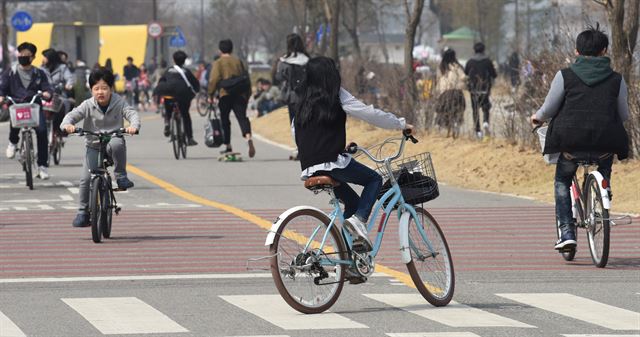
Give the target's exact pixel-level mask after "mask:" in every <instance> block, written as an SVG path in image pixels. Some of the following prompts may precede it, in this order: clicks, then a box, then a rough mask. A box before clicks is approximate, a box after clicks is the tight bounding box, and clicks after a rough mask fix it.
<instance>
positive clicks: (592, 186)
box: [534, 125, 631, 268]
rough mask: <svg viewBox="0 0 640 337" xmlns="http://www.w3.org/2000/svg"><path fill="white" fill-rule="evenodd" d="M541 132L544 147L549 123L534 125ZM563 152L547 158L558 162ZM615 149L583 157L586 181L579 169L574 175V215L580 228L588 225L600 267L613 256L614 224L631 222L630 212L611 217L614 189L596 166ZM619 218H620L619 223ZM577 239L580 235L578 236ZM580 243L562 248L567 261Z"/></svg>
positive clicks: (591, 249) (591, 248) (594, 257)
mask: <svg viewBox="0 0 640 337" xmlns="http://www.w3.org/2000/svg"><path fill="white" fill-rule="evenodd" d="M534 132H537V135H538V138H539V140H540V144H541V146H542V149H543V150H544V143H545V138H546V134H547V127H546V126H544V127H542V126H541V125H539V126H536V127H535V128H534ZM560 155H561V154H556V155H545V161H546V162H547V163H549V164H555V163H557V160H558V157H559V156H560ZM612 155H613V154H611V153H606V154H602V155H601V156H602V157H600V156H594V157H592V158H588V159H581V160H578V161H577V164H578V165H579V166H580V167H581V168H582V181H580V180H578V173H577V171H576V174H575V175H574V176H573V182H572V184H571V190H570V191H571V209H572V211H573V218H574V219H575V220H576V221H575V223H576V227H577V228H584V230H585V231H586V232H587V242H588V243H589V252H590V253H591V259H592V261H593V264H594V265H595V266H596V267H598V268H604V267H605V266H606V265H607V262H608V259H609V244H610V231H611V226H615V225H617V224H623V221H625V222H626V223H627V224H628V223H631V218H630V217H628V216H622V217H616V218H611V216H610V213H609V212H610V210H611V197H612V194H611V189H610V187H609V181H608V180H606V179H605V178H604V176H603V175H602V174H601V173H600V172H598V171H597V170H594V169H593V167H594V166H596V165H597V164H598V161H599V160H600V159H603V158H606V157H607V156H612ZM615 221H619V222H618V223H616V222H615ZM556 228H557V233H558V239H559V238H560V236H561V234H562V232H561V230H560V223H559V222H558V221H556ZM576 240H577V236H576ZM576 252H577V249H576V246H574V247H571V248H569V249H565V250H561V251H560V253H561V254H562V257H563V258H564V259H565V260H566V261H572V260H573V259H574V258H575V256H576Z"/></svg>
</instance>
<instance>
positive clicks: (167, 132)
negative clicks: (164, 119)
mask: <svg viewBox="0 0 640 337" xmlns="http://www.w3.org/2000/svg"><path fill="white" fill-rule="evenodd" d="M170 135H171V130H170V129H169V124H167V125H165V126H164V136H165V137H169V136H170Z"/></svg>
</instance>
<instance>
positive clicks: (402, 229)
mask: <svg viewBox="0 0 640 337" xmlns="http://www.w3.org/2000/svg"><path fill="white" fill-rule="evenodd" d="M410 218H411V213H409V212H404V213H402V216H400V225H399V226H398V230H399V233H398V234H399V235H398V236H399V238H400V260H401V261H402V263H404V264H407V263H409V262H411V251H410V248H409V219H410Z"/></svg>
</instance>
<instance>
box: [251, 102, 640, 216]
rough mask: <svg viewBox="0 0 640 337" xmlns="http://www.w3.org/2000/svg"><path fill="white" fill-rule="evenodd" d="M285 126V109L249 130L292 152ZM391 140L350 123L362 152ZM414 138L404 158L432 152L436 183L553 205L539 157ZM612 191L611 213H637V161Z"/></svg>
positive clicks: (386, 133) (620, 172)
mask: <svg viewBox="0 0 640 337" xmlns="http://www.w3.org/2000/svg"><path fill="white" fill-rule="evenodd" d="M288 124H289V119H288V115H287V111H286V108H285V109H279V110H277V111H274V112H272V113H270V114H269V115H267V116H264V117H261V118H258V119H256V120H254V121H252V128H253V129H254V130H255V132H256V133H257V134H259V135H261V136H263V137H266V138H268V139H270V140H272V141H275V142H278V143H281V144H287V145H290V146H293V145H294V142H293V139H292V138H291V132H290V130H289V127H288ZM394 136H398V132H397V131H390V130H381V129H378V128H376V127H374V126H372V125H369V124H367V123H364V122H361V121H358V120H353V119H350V120H349V122H348V128H347V140H348V141H355V142H357V143H358V144H359V145H361V146H370V145H373V144H378V143H380V142H381V141H383V140H384V139H386V138H388V137H394ZM416 137H417V138H418V139H419V140H420V142H419V143H418V144H415V145H412V144H411V145H408V146H407V148H406V151H405V152H406V155H411V154H417V153H421V152H425V151H429V152H431V153H432V156H433V162H434V166H435V168H436V173H437V175H438V180H440V181H443V182H446V183H447V184H449V185H452V186H458V187H463V188H469V189H475V190H483V191H492V192H501V193H510V194H515V195H521V196H529V197H533V198H535V199H538V200H542V201H546V202H553V176H554V172H555V171H554V170H555V166H552V165H546V164H545V163H544V161H543V160H542V156H541V155H540V153H539V152H537V151H533V150H523V149H522V148H520V147H517V146H513V145H509V144H508V143H507V142H506V141H502V140H491V141H489V142H477V141H471V140H468V139H456V140H453V139H451V138H446V137H443V136H440V135H437V134H433V133H432V134H418V135H417V136H416ZM611 185H612V186H613V193H614V204H613V205H614V210H615V211H617V212H630V213H636V214H637V213H640V160H634V161H627V162H624V163H621V162H618V163H615V165H614V166H613V179H612V183H611Z"/></svg>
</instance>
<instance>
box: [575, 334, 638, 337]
mask: <svg viewBox="0 0 640 337" xmlns="http://www.w3.org/2000/svg"><path fill="white" fill-rule="evenodd" d="M563 336H565V337H640V335H592V334H586V335H563Z"/></svg>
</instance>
